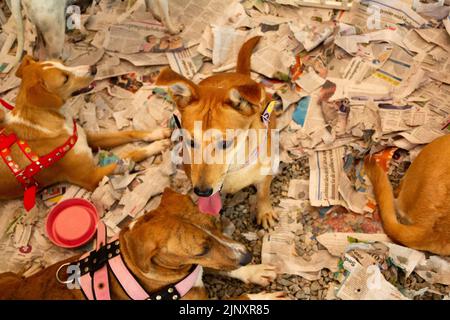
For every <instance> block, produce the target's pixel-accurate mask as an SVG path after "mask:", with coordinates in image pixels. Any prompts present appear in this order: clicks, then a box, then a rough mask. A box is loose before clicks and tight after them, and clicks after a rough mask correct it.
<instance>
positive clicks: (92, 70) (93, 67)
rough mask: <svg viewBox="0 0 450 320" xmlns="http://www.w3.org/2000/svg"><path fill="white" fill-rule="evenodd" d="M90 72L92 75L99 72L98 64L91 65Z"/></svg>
mask: <svg viewBox="0 0 450 320" xmlns="http://www.w3.org/2000/svg"><path fill="white" fill-rule="evenodd" d="M89 72H90V73H91V75H93V76H95V75H96V74H97V67H96V66H90V67H89Z"/></svg>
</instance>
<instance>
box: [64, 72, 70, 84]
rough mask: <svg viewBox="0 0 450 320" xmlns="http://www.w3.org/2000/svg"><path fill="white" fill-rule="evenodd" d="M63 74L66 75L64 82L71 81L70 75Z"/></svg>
mask: <svg viewBox="0 0 450 320" xmlns="http://www.w3.org/2000/svg"><path fill="white" fill-rule="evenodd" d="M63 76H64V84H66V83H67V82H68V81H69V76H68V75H67V74H65V75H63Z"/></svg>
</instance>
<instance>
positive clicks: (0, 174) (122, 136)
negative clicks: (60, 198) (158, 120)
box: [0, 56, 170, 200]
mask: <svg viewBox="0 0 450 320" xmlns="http://www.w3.org/2000/svg"><path fill="white" fill-rule="evenodd" d="M95 73H96V69H95V67H89V66H80V67H75V68H68V67H65V66H63V65H62V64H60V63H58V62H52V61H46V62H35V61H34V60H33V59H32V58H31V57H29V56H26V57H25V58H24V60H23V62H22V64H21V66H20V68H19V69H18V71H17V74H16V75H17V76H18V77H19V78H21V79H22V83H21V87H20V90H19V94H18V96H17V100H16V106H15V109H14V110H13V111H11V112H9V113H6V114H5V113H3V112H1V113H0V118H3V120H2V121H1V122H0V132H1V131H3V132H4V133H6V134H11V133H14V134H15V135H16V136H17V137H18V138H19V139H22V140H25V141H26V142H27V143H28V144H29V146H30V147H31V149H32V150H33V151H34V152H35V153H36V154H37V155H38V156H43V155H45V154H48V153H49V152H51V151H53V150H55V149H56V148H58V147H60V146H61V145H63V144H64V143H65V142H66V141H67V140H68V139H69V137H70V136H71V135H72V133H73V123H72V119H66V117H65V115H64V114H63V111H62V110H63V106H64V104H65V102H66V101H67V100H68V99H69V98H70V97H71V96H73V95H74V94H76V93H77V92H79V91H80V90H82V89H84V88H86V87H87V86H89V85H90V84H91V82H92V81H93V79H94V76H95ZM0 108H1V106H0ZM169 135H170V130H168V129H158V130H155V131H154V132H145V131H127V132H113V133H102V134H99V133H89V132H88V133H85V132H84V130H83V129H82V128H81V127H80V126H78V140H77V143H76V144H75V146H74V147H73V149H71V150H70V151H69V152H68V153H67V154H66V155H65V156H64V157H63V158H62V159H61V160H60V161H58V162H56V163H54V164H53V165H52V166H51V167H49V168H46V169H43V170H42V171H41V172H39V173H38V174H37V175H36V176H35V180H36V181H37V182H38V184H39V187H46V186H49V185H52V184H54V183H58V182H64V181H66V182H69V183H72V184H75V185H78V186H80V187H83V188H85V189H87V190H91V191H92V190H94V189H95V188H96V187H97V185H98V183H99V182H100V181H101V180H102V179H103V177H104V176H105V175H109V174H111V173H113V172H114V170H115V169H116V164H112V165H109V166H106V167H97V166H96V164H95V163H94V159H93V155H92V151H91V148H90V147H92V148H94V149H109V148H113V147H116V146H119V145H122V144H126V143H129V142H134V141H141V140H142V141H154V140H159V139H164V138H166V137H168V136H169ZM169 145H170V141H169V140H162V141H158V142H155V143H153V144H151V145H149V146H148V147H146V148H142V149H140V150H137V151H135V152H133V153H129V154H125V155H121V156H123V157H126V158H130V159H132V160H133V161H135V162H138V161H142V160H144V159H146V158H147V157H149V156H151V155H154V154H157V153H159V152H161V151H162V150H164V148H166V147H168V146H169ZM11 157H12V159H14V161H15V162H17V164H18V165H19V166H20V167H21V168H24V167H26V166H27V165H28V164H30V161H29V160H28V159H27V157H26V156H25V154H24V153H23V152H21V151H20V150H19V148H18V146H17V144H15V145H13V146H12V147H11ZM22 194H23V187H22V186H21V184H19V183H18V181H17V180H16V178H15V177H14V175H13V174H12V172H11V171H10V170H9V168H8V167H7V166H6V164H5V163H4V161H2V160H1V159H0V200H1V199H11V198H17V197H20V196H21V195H22Z"/></svg>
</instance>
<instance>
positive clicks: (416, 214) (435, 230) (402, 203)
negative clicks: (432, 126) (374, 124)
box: [365, 135, 450, 255]
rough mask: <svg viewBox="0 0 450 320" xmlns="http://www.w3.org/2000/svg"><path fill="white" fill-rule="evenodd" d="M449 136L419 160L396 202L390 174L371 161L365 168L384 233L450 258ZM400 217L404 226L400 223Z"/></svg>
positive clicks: (415, 247)
mask: <svg viewBox="0 0 450 320" xmlns="http://www.w3.org/2000/svg"><path fill="white" fill-rule="evenodd" d="M449 159H450V135H446V136H444V137H441V138H439V139H436V140H435V141H433V142H432V143H430V144H429V145H427V146H426V147H425V148H424V149H423V150H422V151H421V152H420V153H419V155H418V156H417V158H416V159H415V160H414V162H413V163H412V165H411V167H410V168H409V169H408V171H407V172H406V175H405V176H404V177H403V179H402V181H401V184H400V186H399V188H398V190H397V192H396V193H397V198H396V199H394V193H393V191H392V186H391V184H390V182H389V179H388V176H387V174H386V173H385V172H384V171H383V170H382V168H381V167H380V166H379V165H377V163H376V161H375V160H374V158H373V157H372V158H371V159H369V160H366V163H365V168H366V171H367V173H368V176H369V178H370V180H371V181H372V184H373V186H374V191H375V196H376V199H377V202H378V205H379V207H380V212H381V218H382V220H383V227H384V230H385V232H386V233H387V235H388V236H389V237H391V238H392V239H393V240H394V241H397V242H399V243H401V244H403V245H405V246H407V247H411V248H414V249H418V250H426V251H430V252H433V253H436V254H440V255H450V161H449ZM397 214H398V215H399V216H400V217H401V218H402V220H404V221H405V222H404V223H403V221H402V222H399V221H398V219H397Z"/></svg>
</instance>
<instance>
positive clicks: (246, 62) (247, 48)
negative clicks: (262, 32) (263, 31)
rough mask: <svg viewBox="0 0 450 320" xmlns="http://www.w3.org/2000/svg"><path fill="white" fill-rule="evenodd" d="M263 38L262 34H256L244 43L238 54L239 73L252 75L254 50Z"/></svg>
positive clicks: (237, 69)
mask: <svg viewBox="0 0 450 320" xmlns="http://www.w3.org/2000/svg"><path fill="white" fill-rule="evenodd" d="M261 38H262V37H261V36H256V37H253V38H251V39H250V40H248V41H247V42H245V43H244V45H243V46H242V48H241V50H240V51H239V55H238V60H237V67H236V72H237V73H241V74H245V75H250V70H251V56H252V52H253V49H255V47H256V45H257V44H258V42H259V40H260V39H261Z"/></svg>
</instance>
